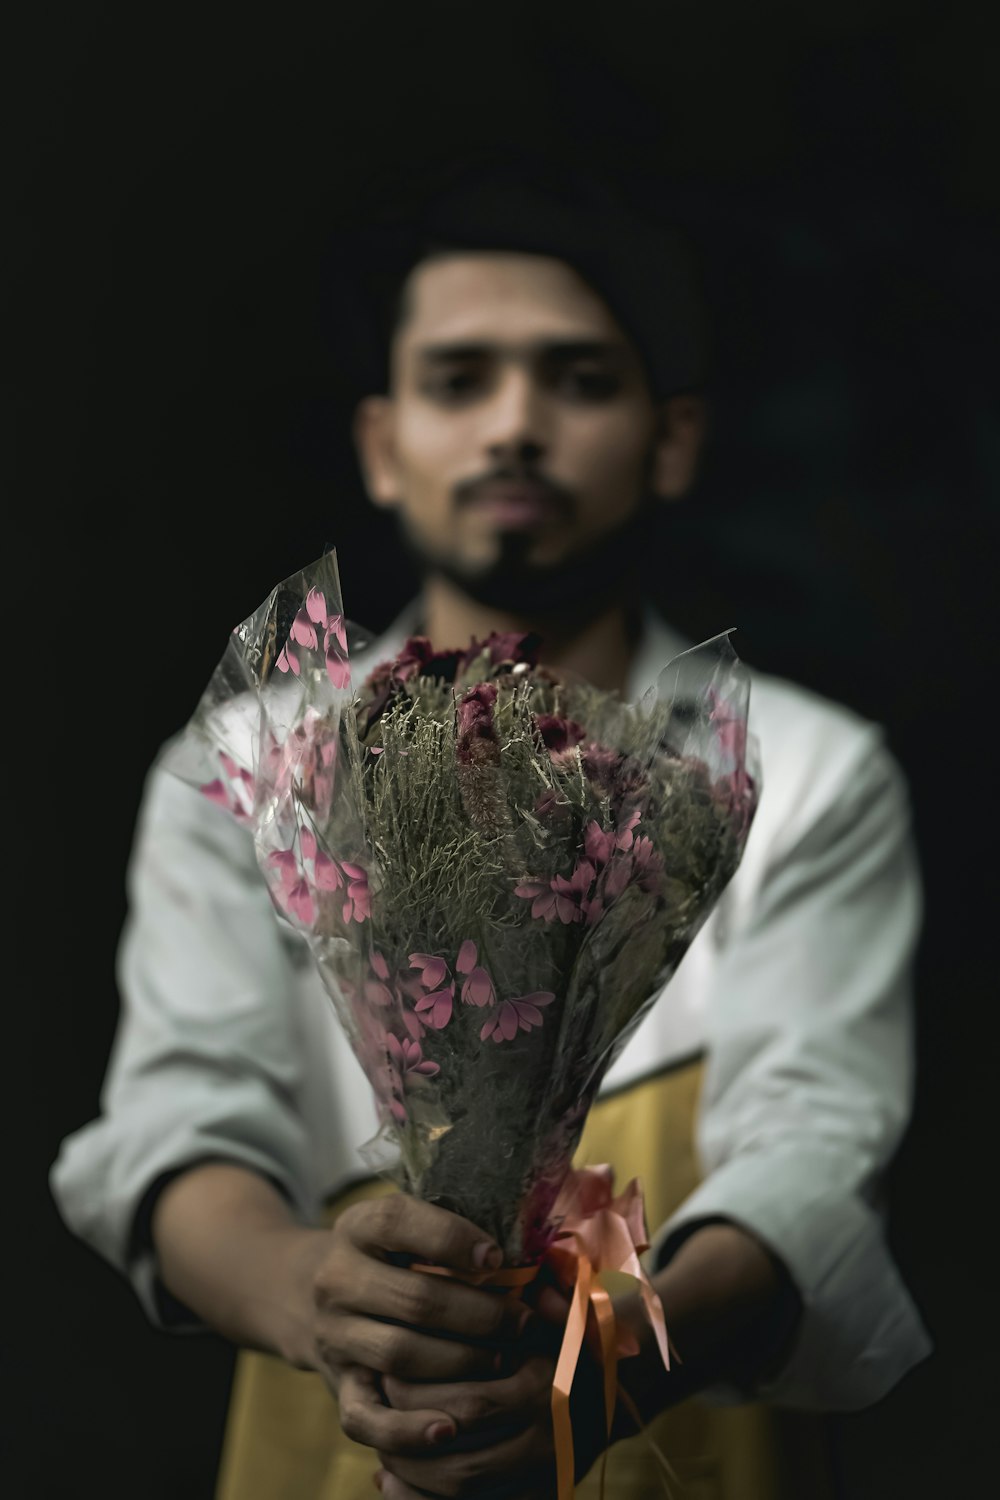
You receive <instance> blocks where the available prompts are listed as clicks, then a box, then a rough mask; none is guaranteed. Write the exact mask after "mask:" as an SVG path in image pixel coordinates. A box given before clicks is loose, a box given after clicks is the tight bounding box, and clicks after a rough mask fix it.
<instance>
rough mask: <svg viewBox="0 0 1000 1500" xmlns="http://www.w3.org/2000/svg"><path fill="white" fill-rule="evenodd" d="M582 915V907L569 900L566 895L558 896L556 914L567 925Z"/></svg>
mask: <svg viewBox="0 0 1000 1500" xmlns="http://www.w3.org/2000/svg"><path fill="white" fill-rule="evenodd" d="M579 915H580V908H579V907H578V906H577V905H576V903H575V902H573V901H567V899H566V897H565V896H557V897H556V916H557V917H558V918H559V920H560V922H565V923H566V924H567V925H568V924H569V923H570V922H575V921H576V920H577V918H578V917H579Z"/></svg>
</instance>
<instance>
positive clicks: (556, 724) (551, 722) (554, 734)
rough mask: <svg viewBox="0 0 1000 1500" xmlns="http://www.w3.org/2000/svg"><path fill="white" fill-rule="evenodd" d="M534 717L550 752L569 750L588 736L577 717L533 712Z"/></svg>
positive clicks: (536, 726)
mask: <svg viewBox="0 0 1000 1500" xmlns="http://www.w3.org/2000/svg"><path fill="white" fill-rule="evenodd" d="M532 718H533V719H534V721H535V728H536V729H537V730H538V732H539V734H540V735H541V737H542V739H543V741H544V743H545V748H546V750H548V752H549V753H550V754H553V753H557V754H558V753H559V752H560V751H562V750H569V749H570V747H571V746H572V745H579V744H580V743H581V741H582V740H585V739H586V738H587V731H586V730H585V729H584V727H583V725H582V724H578V723H577V722H576V720H575V719H564V718H562V717H561V715H559V714H532Z"/></svg>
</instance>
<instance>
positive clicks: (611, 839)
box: [583, 819, 615, 869]
mask: <svg viewBox="0 0 1000 1500" xmlns="http://www.w3.org/2000/svg"><path fill="white" fill-rule="evenodd" d="M583 847H584V849H585V850H586V851H587V858H588V859H589V860H591V861H592V862H593V863H594V864H595V865H596V866H597V867H598V869H599V868H600V867H601V866H602V865H606V864H607V862H608V860H609V859H610V858H611V856H612V854H613V853H614V852H615V836H614V834H613V833H611V832H606V831H605V830H604V829H603V828H602V827H601V825H600V823H598V822H597V820H596V819H592V820H591V821H590V822H589V823H588V824H587V826H586V828H585V829H584V830H583Z"/></svg>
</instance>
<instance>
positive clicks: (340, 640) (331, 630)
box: [326, 615, 347, 652]
mask: <svg viewBox="0 0 1000 1500" xmlns="http://www.w3.org/2000/svg"><path fill="white" fill-rule="evenodd" d="M331 636H333V637H334V639H335V640H336V642H337V644H338V646H339V647H340V649H341V651H344V652H346V651H347V630H346V629H345V627H344V617H343V615H331V616H330V618H329V619H328V620H327V621H326V645H327V649H328V650H329V646H330V637H331Z"/></svg>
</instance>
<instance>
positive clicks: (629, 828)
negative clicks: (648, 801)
mask: <svg viewBox="0 0 1000 1500" xmlns="http://www.w3.org/2000/svg"><path fill="white" fill-rule="evenodd" d="M640 816H641V815H640V813H639V809H638V808H637V807H634V808H633V809H632V811H631V812H630V813H629V814H628V816H627V817H626V818H625V820H624V822H623V823H622V824H621V826H620V827H619V830H618V834H617V836H616V838H615V843H616V844H617V846H618V848H619V849H631V847H632V840H633V838H634V836H635V828H636V825H637V824H638V822H639V818H640Z"/></svg>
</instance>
